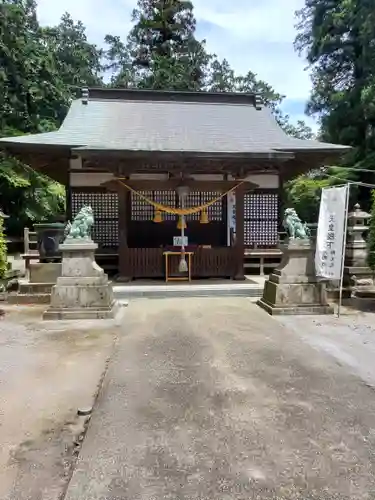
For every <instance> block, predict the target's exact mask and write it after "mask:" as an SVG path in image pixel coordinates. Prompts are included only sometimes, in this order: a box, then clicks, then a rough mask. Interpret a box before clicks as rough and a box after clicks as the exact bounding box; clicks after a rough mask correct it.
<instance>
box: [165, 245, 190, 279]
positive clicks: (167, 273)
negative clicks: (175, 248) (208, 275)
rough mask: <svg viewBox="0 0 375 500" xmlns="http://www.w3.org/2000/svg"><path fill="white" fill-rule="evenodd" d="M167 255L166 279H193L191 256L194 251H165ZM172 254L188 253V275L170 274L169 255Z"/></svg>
mask: <svg viewBox="0 0 375 500" xmlns="http://www.w3.org/2000/svg"><path fill="white" fill-rule="evenodd" d="M163 255H164V256H165V281H166V282H167V283H168V281H191V256H192V255H194V252H163ZM170 255H179V256H180V257H181V256H182V255H186V256H187V258H188V275H187V276H169V267H170V266H169V257H170Z"/></svg>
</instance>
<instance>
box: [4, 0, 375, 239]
mask: <svg viewBox="0 0 375 500" xmlns="http://www.w3.org/2000/svg"><path fill="white" fill-rule="evenodd" d="M296 19H297V38H296V50H298V51H300V52H301V55H303V57H305V58H306V59H307V61H308V63H309V65H310V71H311V74H312V79H313V91H312V94H311V96H310V100H309V103H308V106H307V112H308V113H310V114H313V115H315V116H318V117H319V120H320V130H319V137H320V138H322V139H323V140H326V141H328V142H335V143H341V144H348V145H350V146H352V147H353V150H352V152H351V153H350V154H349V155H347V157H346V158H345V159H344V160H343V162H342V164H341V165H339V166H335V167H329V168H327V169H325V170H324V171H321V170H317V171H314V172H310V173H308V174H307V175H304V176H300V177H298V178H297V179H294V180H293V181H291V182H290V183H289V184H288V186H287V187H286V193H285V196H286V201H287V202H288V203H292V204H293V205H294V206H295V207H296V209H297V211H299V213H300V215H301V217H302V218H303V219H305V220H307V221H316V218H317V209H318V201H319V197H320V189H321V187H323V186H325V185H328V184H332V183H337V182H342V179H343V180H345V179H351V180H361V181H365V182H374V181H375V176H374V175H373V171H375V128H374V127H375V9H374V8H373V5H372V2H368V1H365V0H351V1H350V2H348V1H346V0H334V1H332V0H306V6H305V8H304V9H302V10H301V11H300V12H299V13H297V17H296ZM132 23H133V27H132V29H131V30H130V32H129V33H120V34H117V33H109V34H108V35H107V36H106V37H105V40H103V45H102V46H101V47H98V46H96V45H95V44H93V43H91V42H90V41H89V40H88V38H87V35H86V28H85V26H84V25H83V24H82V23H81V22H74V21H73V20H72V18H71V16H70V15H69V13H66V14H64V16H63V17H62V18H61V21H60V23H59V24H58V25H57V26H48V27H46V26H40V24H39V22H38V19H37V14H36V2H35V0H0V136H11V135H19V134H27V133H37V132H45V131H52V130H55V129H56V128H58V127H59V126H60V124H61V122H62V120H63V119H64V117H65V115H66V112H67V110H68V107H69V104H70V101H71V100H72V98H75V97H76V96H77V95H78V94H79V93H80V89H81V88H82V87H84V86H110V87H129V88H131V87H135V88H145V89H174V90H199V91H218V92H232V91H237V92H257V93H260V94H261V95H262V97H263V100H264V101H265V102H266V103H267V104H268V105H269V106H270V107H271V108H272V110H273V112H274V114H275V117H276V119H277V121H278V122H279V124H280V125H281V127H282V128H283V129H284V130H285V131H286V132H287V133H288V134H291V135H293V136H296V137H301V138H311V137H312V135H313V134H312V131H311V129H310V128H309V127H307V126H306V124H305V123H304V122H302V121H299V122H298V123H297V124H296V125H293V124H292V123H291V121H290V118H289V116H287V115H285V114H284V113H283V112H282V110H281V106H280V105H281V104H282V101H283V99H284V96H282V95H280V94H279V93H277V91H276V90H275V89H273V88H272V87H271V86H270V85H269V84H268V83H267V82H264V81H262V80H261V79H259V78H258V76H257V75H256V74H254V73H253V72H252V71H251V68H249V71H248V72H247V73H246V74H244V75H239V74H236V73H235V72H234V70H233V69H232V68H231V66H230V62H229V61H227V60H220V59H219V58H218V57H217V56H216V55H215V54H210V53H209V52H208V51H207V48H206V44H205V41H204V40H198V39H197V38H196V33H195V29H196V20H195V17H194V12H193V4H192V3H191V2H190V1H185V0H138V3H137V6H136V8H135V9H134V11H133V14H132ZM0 193H1V201H0V205H1V208H2V209H3V210H4V212H6V213H7V214H8V215H10V216H11V217H10V218H9V219H7V225H8V228H7V229H8V233H9V234H17V233H20V232H21V231H22V228H23V227H24V226H25V225H30V224H32V223H33V222H35V221H40V220H45V219H50V218H53V217H55V216H56V215H58V214H59V213H62V212H63V211H64V200H65V192H64V188H63V186H61V185H59V184H57V183H54V182H51V181H50V180H49V179H48V178H46V177H45V176H43V175H41V174H39V173H36V172H34V171H32V170H31V169H30V168H29V167H28V166H27V165H24V164H22V163H20V162H18V161H16V160H15V159H13V158H11V157H7V156H5V155H4V154H3V153H0ZM356 195H357V196H358V197H359V198H360V199H361V201H362V203H363V204H364V206H365V207H367V204H368V202H369V193H368V190H364V191H363V192H362V191H361V190H358V192H357V193H356Z"/></svg>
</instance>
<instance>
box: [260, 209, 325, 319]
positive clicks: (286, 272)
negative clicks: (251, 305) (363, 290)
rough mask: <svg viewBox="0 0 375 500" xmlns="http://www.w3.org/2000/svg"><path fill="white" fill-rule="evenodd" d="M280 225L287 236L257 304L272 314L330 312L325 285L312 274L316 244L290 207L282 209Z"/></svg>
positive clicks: (313, 272)
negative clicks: (275, 267)
mask: <svg viewBox="0 0 375 500" xmlns="http://www.w3.org/2000/svg"><path fill="white" fill-rule="evenodd" d="M283 225H284V227H285V229H286V231H287V233H288V236H289V238H288V240H287V242H286V243H285V244H284V245H282V246H281V249H282V250H283V257H282V261H281V263H280V266H279V267H278V268H277V269H275V270H274V272H273V273H272V274H271V275H270V277H269V279H268V280H267V281H266V282H265V284H264V290H263V297H262V298H261V299H260V300H258V302H257V304H258V305H259V306H260V307H262V308H263V309H264V310H265V311H266V312H268V313H269V314H272V315H276V314H279V315H282V314H333V307H331V306H330V305H329V304H328V302H327V297H326V290H325V284H324V283H322V282H319V281H318V280H317V278H316V276H315V263H314V256H315V245H314V244H313V242H312V241H311V239H310V230H309V228H308V227H307V225H306V224H303V223H302V222H301V220H300V218H299V217H298V215H297V213H296V211H295V210H294V209H293V208H287V209H286V210H285V216H284V221H283Z"/></svg>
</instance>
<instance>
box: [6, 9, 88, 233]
mask: <svg viewBox="0 0 375 500" xmlns="http://www.w3.org/2000/svg"><path fill="white" fill-rule="evenodd" d="M80 37H81V38H80ZM80 43H81V45H80ZM85 43H86V42H85V37H84V32H83V27H82V25H80V24H78V25H74V23H72V22H71V20H70V18H69V17H68V16H65V17H64V18H63V20H62V23H61V24H60V25H59V26H58V27H57V28H53V29H50V30H45V29H41V28H40V26H39V24H38V21H37V17H36V4H35V2H34V0H3V1H2V3H1V4H0V136H10V135H20V134H22V133H37V132H42V131H49V130H54V129H56V127H57V126H59V125H60V123H61V120H62V119H63V118H64V116H65V114H66V110H67V107H68V103H69V100H70V98H71V96H72V92H73V89H74V93H75V92H76V88H75V85H76V84H77V83H82V82H83V80H85V79H86V76H87V75H90V74H93V75H95V73H94V70H93V72H92V73H90V71H91V68H94V67H95V64H96V63H97V59H95V58H94V62H93V59H92V58H91V57H90V54H91V52H90V50H89V48H88V47H87V45H85ZM82 47H83V48H82ZM81 49H82V50H81ZM83 49H87V50H86V56H85V57H84V56H83V55H82V53H83V52H84V50H83ZM74 65H79V68H78V69H77V67H76V68H74ZM89 83H93V80H91V82H89ZM63 189H64V188H63V187H62V186H60V185H59V184H57V183H55V182H52V181H51V180H50V179H48V178H47V177H45V176H44V175H42V174H40V173H38V172H34V171H32V170H31V169H30V168H29V167H27V166H26V165H23V164H21V163H20V162H18V161H17V160H15V159H14V158H10V157H8V156H7V155H4V154H1V155H0V192H1V202H2V205H3V208H4V210H5V211H6V212H7V213H8V214H9V215H10V216H11V217H10V218H9V219H7V221H6V224H7V228H8V230H9V233H10V234H13V233H15V232H18V233H20V232H21V231H22V227H23V226H24V225H27V224H29V223H31V222H35V221H39V220H44V219H46V218H49V217H51V216H52V215H53V214H58V213H60V212H61V210H62V208H63V202H64V197H63V196H62V194H63Z"/></svg>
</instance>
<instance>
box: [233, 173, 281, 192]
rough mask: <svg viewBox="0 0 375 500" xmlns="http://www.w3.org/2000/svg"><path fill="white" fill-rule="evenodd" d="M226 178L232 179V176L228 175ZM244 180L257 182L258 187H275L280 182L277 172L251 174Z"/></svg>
mask: <svg viewBox="0 0 375 500" xmlns="http://www.w3.org/2000/svg"><path fill="white" fill-rule="evenodd" d="M228 179H229V180H233V177H232V176H231V175H230V176H228ZM246 180H247V181H249V182H254V184H257V185H258V188H259V189H277V188H278V187H279V183H280V180H279V176H278V174H252V175H249V176H247V177H246Z"/></svg>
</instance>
